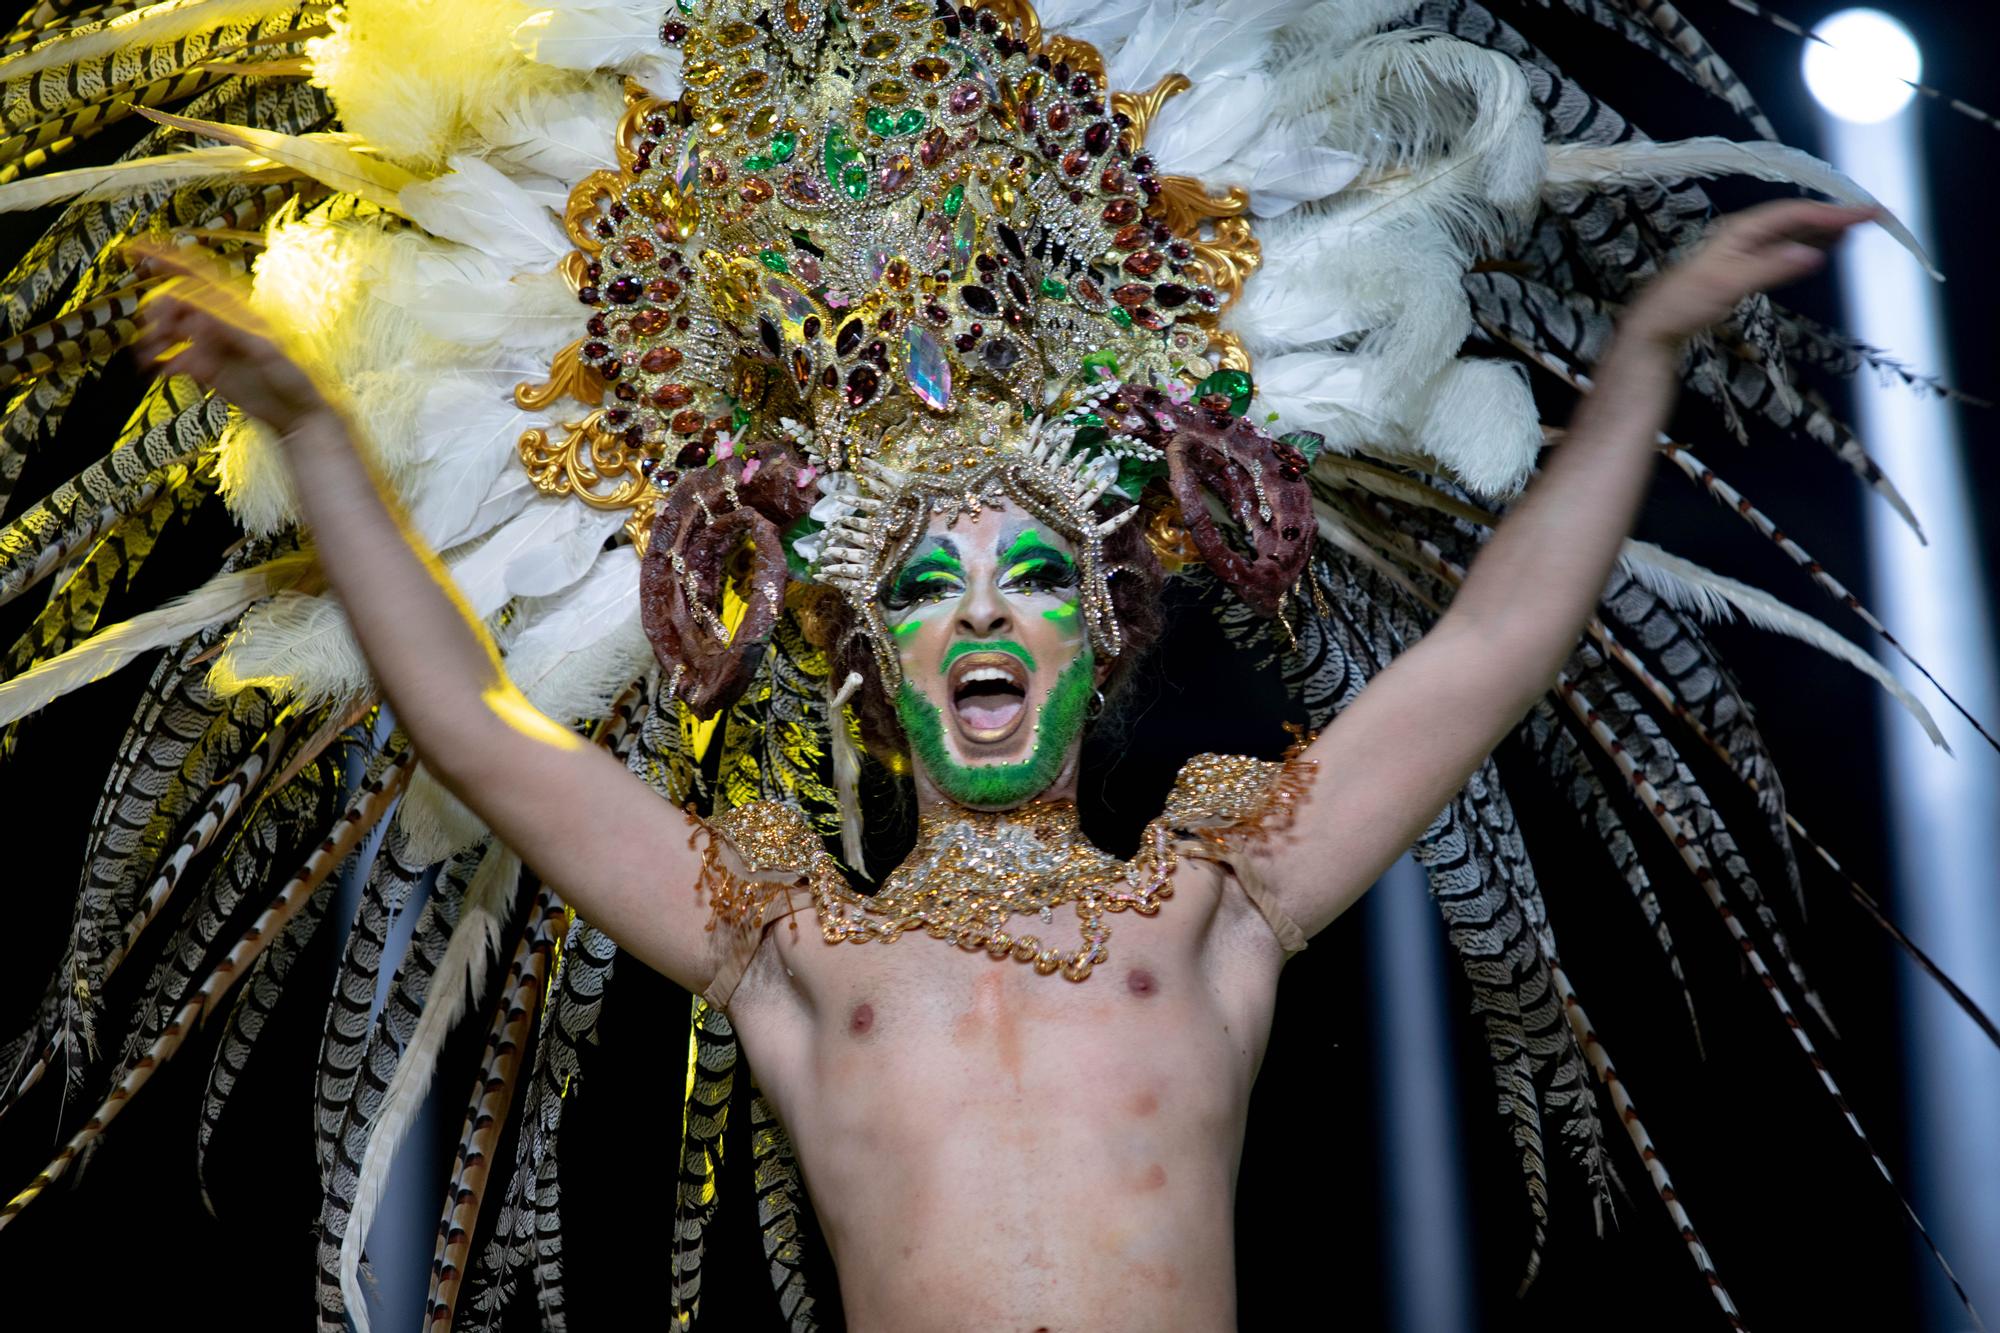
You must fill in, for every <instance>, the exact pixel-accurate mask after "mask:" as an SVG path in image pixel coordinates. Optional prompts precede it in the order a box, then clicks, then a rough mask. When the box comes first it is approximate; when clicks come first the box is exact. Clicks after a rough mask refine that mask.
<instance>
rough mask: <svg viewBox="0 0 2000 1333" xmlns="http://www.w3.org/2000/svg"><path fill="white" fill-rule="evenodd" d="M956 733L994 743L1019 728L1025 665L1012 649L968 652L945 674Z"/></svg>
mask: <svg viewBox="0 0 2000 1333" xmlns="http://www.w3.org/2000/svg"><path fill="white" fill-rule="evenodd" d="M945 685H946V688H947V689H948V690H949V691H950V693H951V713H952V718H953V720H954V721H955V722H956V723H957V724H958V730H959V734H960V735H962V736H963V737H964V738H965V739H966V740H968V741H970V742H972V743H973V744H975V745H997V744H999V743H1000V742H1001V741H1004V740H1006V739H1007V738H1008V737H1010V736H1012V735H1013V734H1014V733H1015V732H1016V731H1017V730H1019V729H1020V726H1021V721H1022V719H1023V718H1025V717H1026V716H1027V712H1028V668H1027V666H1026V665H1025V664H1024V663H1023V662H1022V661H1021V659H1020V658H1018V657H1016V656H1014V655H1013V654H1012V653H1000V652H993V653H967V654H966V655H965V656H963V657H961V658H959V659H958V660H957V661H956V662H953V663H952V664H951V672H950V674H949V675H948V676H947V677H946V678H945Z"/></svg>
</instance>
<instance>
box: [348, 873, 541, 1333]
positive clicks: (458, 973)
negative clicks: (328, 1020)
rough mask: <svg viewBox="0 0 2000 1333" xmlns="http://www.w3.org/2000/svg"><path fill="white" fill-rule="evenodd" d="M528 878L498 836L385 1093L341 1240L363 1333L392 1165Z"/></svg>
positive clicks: (351, 1302)
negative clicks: (368, 1279) (364, 1279)
mask: <svg viewBox="0 0 2000 1333" xmlns="http://www.w3.org/2000/svg"><path fill="white" fill-rule="evenodd" d="M520 878H521V861H520V858H519V857H517V856H515V855H514V854H513V853H512V852H510V851H508V850H507V848H506V847H505V846H503V845H502V844H501V842H500V841H499V839H497V838H496V839H494V841H493V844H492V846H491V847H489V848H488V849H487V851H486V855H485V857H484V858H483V859H481V861H480V863H479V869H478V870H477V871H475V872H474V874H473V876H472V883H471V884H469V885H467V886H466V890H465V900H464V902H463V903H462V904H461V905H460V907H459V909H458V926H457V928H456V929H454V930H453V931H452V932H451V942H450V943H449V944H447V945H446V946H445V951H444V961H443V962H441V963H439V964H438V969H437V974H436V975H435V976H434V977H432V978H431V985H430V993H429V994H428V996H427V997H426V998H425V1000H424V1012H423V1016H422V1017H420V1018H418V1019H417V1030H416V1032H415V1033H413V1034H412V1035H411V1037H410V1044H409V1045H408V1046H407V1047H406V1048H405V1049H404V1051H403V1058H402V1059H401V1060H400V1061H398V1062H397V1064H396V1073H395V1076H394V1077H393V1078H391V1079H390V1080H389V1088H388V1091H387V1092H385V1093H384V1094H383V1095H382V1107H381V1109H380V1110H379V1111H378V1112H377V1113H376V1116H375V1126H374V1129H373V1130H372V1131H371V1132H370V1133H369V1135H368V1146H367V1148H366V1149H364V1150H363V1152H362V1155H361V1170H360V1173H359V1179H358V1180H357V1182H356V1184H355V1189H354V1208H353V1211H352V1212H350V1213H349V1214H348V1219H347V1234H346V1235H345V1236H344V1237H342V1238H341V1243H340V1294H341V1297H342V1299H343V1300H344V1301H345V1302H346V1305H347V1315H348V1318H350V1319H352V1320H353V1321H354V1327H355V1329H356V1331H357V1333H368V1326H369V1325H368V1302H367V1297H366V1296H365V1294H364V1293H363V1292H362V1289H361V1255H362V1251H363V1248H364V1247H365V1246H366V1245H367V1241H368V1229H369V1227H370V1226H371V1225H372V1224H373V1223H374V1221H375V1211H376V1209H377V1208H378V1207H379V1206H380V1205H381V1202H382V1193H383V1190H384V1189H386V1188H387V1186H388V1183H389V1167H390V1165H391V1163H392V1162H393V1161H394V1160H395V1157H396V1150H397V1149H398V1148H400V1147H402V1145H403V1140H404V1138H406V1137H407V1136H408V1134H409V1132H410V1126H411V1124H412V1123H413V1122H414V1121H415V1119H416V1116H417V1111H418V1110H419V1109H420V1108H421V1107H422V1106H423V1103H424V1094H425V1093H427V1092H429V1091H430V1086H431V1079H432V1078H433V1077H434V1076H435V1075H436V1073H437V1061H438V1054H439V1052H440V1051H441V1050H442V1049H443V1048H444V1042H445V1038H446V1037H447V1036H449V1035H450V1034H451V1030H452V1029H453V1028H454V1027H456V1026H457V1025H458V1020H459V1019H460V1018H462V1017H463V1016H464V1014H465V1011H466V1008H467V1006H468V1005H470V1004H471V1003H472V1001H473V999H474V996H475V992H476V990H477V988H478V985H479V982H480V980H481V979H482V978H483V976H484V975H485V972H486V967H487V964H488V963H489V962H490V961H491V960H492V957H493V955H494V953H495V952H496V951H497V950H498V948H499V947H500V931H501V928H502V926H503V925H504V924H505V919H506V915H507V909H508V905H509V904H510V903H511V902H512V901H513V898H514V889H515V886H516V885H517V884H519V882H520Z"/></svg>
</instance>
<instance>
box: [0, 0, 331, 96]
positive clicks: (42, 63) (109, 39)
mask: <svg viewBox="0 0 2000 1333" xmlns="http://www.w3.org/2000/svg"><path fill="white" fill-rule="evenodd" d="M293 8H296V5H295V4H294V3H292V2H291V0H164V3H162V4H157V5H147V6H146V7H145V8H143V9H135V10H133V11H132V12H131V13H129V14H120V15H119V16H118V17H117V18H115V19H111V20H110V21H108V22H103V23H93V24H90V25H88V26H86V27H82V28H76V29H72V30H71V31H69V32H65V33H63V34H61V35H60V36H57V37H52V38H50V39H49V40H48V41H46V42H42V43H39V44H38V45H36V46H34V47H32V48H30V49H29V50H26V51H23V52H21V53H20V54H19V55H13V56H9V57H7V58H6V59H5V60H0V83H12V82H14V81H15V80H17V79H25V78H28V77H30V76H32V75H35V74H39V73H41V72H42V71H43V70H46V69H54V68H56V67H58V66H61V65H69V64H74V63H75V62H77V61H79V60H93V59H95V58H97V57H98V56H102V55H108V54H110V53H111V52H113V51H119V50H134V51H137V50H141V49H143V48H145V47H148V46H161V45H164V44H166V43H168V42H172V41H175V40H177V39H179V38H182V37H186V36H188V35H189V34H191V33H197V32H209V31H213V30H214V29H216V28H222V27H227V26H229V25H230V24H232V23H244V22H248V21H250V20H253V19H259V18H262V17H264V16H265V15H267V14H280V13H284V12H285V11H287V10H290V9H293Z"/></svg>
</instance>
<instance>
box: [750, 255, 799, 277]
mask: <svg viewBox="0 0 2000 1333" xmlns="http://www.w3.org/2000/svg"><path fill="white" fill-rule="evenodd" d="M757 262H759V263H760V264H762V265H763V266H764V267H765V268H768V269H770V270H771V272H773V273H790V272H791V271H792V266H791V264H790V263H789V262H787V260H786V259H785V256H784V255H783V254H781V253H779V252H778V251H776V250H760V251H759V252H758V253H757Z"/></svg>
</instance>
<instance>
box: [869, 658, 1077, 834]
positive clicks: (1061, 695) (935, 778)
mask: <svg viewBox="0 0 2000 1333" xmlns="http://www.w3.org/2000/svg"><path fill="white" fill-rule="evenodd" d="M1094 671H1095V661H1094V659H1093V658H1092V656H1091V652H1090V648H1089V646H1088V645H1085V647H1084V649H1083V651H1082V652H1080V653H1078V654H1077V655H1076V660H1075V661H1073V662H1071V663H1070V664H1069V665H1068V666H1067V667H1064V668H1063V673H1062V675H1060V676H1058V677H1057V678H1056V683H1055V685H1054V687H1052V688H1051V689H1050V690H1049V697H1048V699H1047V700H1046V701H1044V703H1043V704H1042V707H1041V713H1040V716H1039V717H1038V718H1037V719H1036V721H1035V748H1034V752H1033V753H1032V754H1030V755H1029V756H1028V757H1027V758H1026V759H1023V760H1021V761H1020V762H1019V763H1013V764H963V763H960V762H959V761H958V760H957V759H955V758H953V757H952V754H951V750H950V748H949V747H948V746H947V745H946V744H945V737H944V716H943V714H944V710H943V709H941V708H939V707H938V706H937V705H936V704H934V703H932V702H931V701H930V700H928V699H926V698H924V696H923V695H921V694H919V693H918V692H917V691H916V690H915V689H914V688H913V687H912V686H911V685H910V682H909V681H907V680H905V681H904V682H903V687H902V689H901V690H899V691H898V692H897V694H896V715H897V717H899V718H900V719H901V720H902V723H903V733H904V735H906V736H908V737H909V740H910V750H911V752H912V753H913V754H915V755H916V757H917V762H919V763H920V764H922V765H923V766H924V772H925V773H926V774H928V775H929V776H930V780H931V781H932V782H933V783H935V784H936V785H937V789H938V790H939V791H941V792H943V793H944V795H945V797H946V798H947V799H949V800H952V801H955V802H957V803H958V804H959V805H968V806H971V807H973V808H974V809H982V810H996V809H1002V808H1004V807H1007V806H1011V805H1019V804H1021V802H1023V801H1027V800H1031V799H1032V798H1034V797H1035V796H1038V795H1040V794H1041V793H1042V792H1044V791H1046V790H1048V788H1049V786H1050V785H1051V784H1052V783H1054V782H1055V780H1056V778H1057V777H1058V776H1060V775H1061V773H1062V767H1063V761H1064V760H1065V759H1067V758H1068V757H1069V749H1070V745H1071V744H1072V743H1073V742H1074V741H1075V740H1076V738H1077V736H1078V735H1079V734H1080V733H1081V732H1082V730H1083V723H1084V719H1085V718H1086V716H1087V715H1088V713H1089V709H1090V694H1091V678H1092V676H1093V674H1094Z"/></svg>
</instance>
